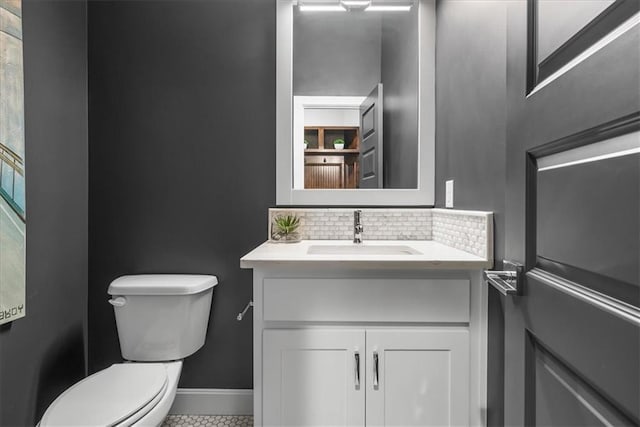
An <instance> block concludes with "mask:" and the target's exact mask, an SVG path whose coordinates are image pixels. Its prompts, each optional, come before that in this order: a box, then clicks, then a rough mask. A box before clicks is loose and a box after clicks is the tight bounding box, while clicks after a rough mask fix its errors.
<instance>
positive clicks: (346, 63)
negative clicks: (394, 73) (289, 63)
mask: <svg viewBox="0 0 640 427" xmlns="http://www.w3.org/2000/svg"><path fill="white" fill-rule="evenodd" d="M381 34H382V33H381V23H380V16H379V14H377V13H374V14H369V13H358V12H354V13H308V12H307V13H305V12H299V11H298V8H297V7H296V8H294V18H293V94H294V95H306V96H327V95H332V96H367V95H368V94H369V92H371V90H372V89H373V88H374V87H375V85H377V84H378V83H380V81H381V74H380V73H381V71H380V50H381Z"/></svg>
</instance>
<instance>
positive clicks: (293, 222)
mask: <svg viewBox="0 0 640 427" xmlns="http://www.w3.org/2000/svg"><path fill="white" fill-rule="evenodd" d="M273 222H274V224H275V227H276V232H277V233H278V234H280V235H283V236H288V235H290V234H292V233H295V231H296V230H297V229H298V227H299V226H300V218H298V217H297V216H296V215H280V216H277V217H275V218H274V220H273Z"/></svg>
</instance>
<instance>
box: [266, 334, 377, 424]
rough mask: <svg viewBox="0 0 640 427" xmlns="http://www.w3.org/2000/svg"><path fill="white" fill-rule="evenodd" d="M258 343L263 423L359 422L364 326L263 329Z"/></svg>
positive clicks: (361, 414)
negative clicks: (354, 328) (261, 339)
mask: <svg viewBox="0 0 640 427" xmlns="http://www.w3.org/2000/svg"><path fill="white" fill-rule="evenodd" d="M263 346H264V347H263V356H264V357H263V367H262V369H263V393H262V396H263V405H262V407H263V425H264V426H295V427H303V426H364V422H365V418H364V416H365V410H364V404H365V396H364V394H365V381H364V374H365V370H364V350H365V332H364V330H361V329H360V330H352V329H339V330H338V329H333V330H329V329H309V330H282V329H280V330H269V329H267V330H265V331H264V334H263ZM358 359H359V360H358ZM357 368H359V372H358V369H357Z"/></svg>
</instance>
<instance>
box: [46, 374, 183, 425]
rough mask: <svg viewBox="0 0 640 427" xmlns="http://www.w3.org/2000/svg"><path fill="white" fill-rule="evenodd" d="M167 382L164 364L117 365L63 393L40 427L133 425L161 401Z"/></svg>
mask: <svg viewBox="0 0 640 427" xmlns="http://www.w3.org/2000/svg"><path fill="white" fill-rule="evenodd" d="M178 375H179V374H178ZM168 384H169V379H168V377H167V369H166V366H165V364H163V363H119V364H115V365H112V366H110V367H109V368H107V369H104V370H102V371H100V372H97V373H95V374H93V375H91V376H89V377H87V378H85V379H84V380H82V381H80V382H78V383H77V384H75V385H74V386H72V387H70V388H69V389H68V390H66V391H65V392H64V393H63V394H61V395H60V396H59V397H58V398H57V399H56V400H55V401H54V402H53V403H52V404H51V405H50V406H49V408H48V409H47V411H46V412H45V414H44V416H43V417H42V420H41V421H40V426H41V427H53V426H67V427H69V426H118V427H126V426H130V425H132V424H133V423H135V422H136V421H138V420H140V419H141V418H143V417H144V416H145V415H146V414H147V413H149V412H150V411H151V410H152V409H153V408H154V407H155V406H156V405H157V404H158V402H159V401H160V400H162V398H163V397H164V396H165V394H166V393H167V390H168V388H169V387H168Z"/></svg>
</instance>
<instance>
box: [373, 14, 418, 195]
mask: <svg viewBox="0 0 640 427" xmlns="http://www.w3.org/2000/svg"><path fill="white" fill-rule="evenodd" d="M381 57H382V60H381V64H382V84H383V89H382V93H383V106H384V108H383V110H384V113H383V114H384V117H383V123H384V126H383V134H384V145H383V152H384V156H383V161H384V188H416V187H417V186H418V8H415V7H414V8H412V11H411V13H397V14H395V13H388V14H386V15H383V18H382V52H381Z"/></svg>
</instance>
